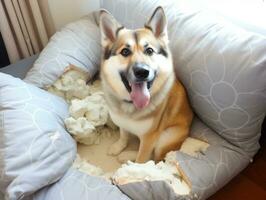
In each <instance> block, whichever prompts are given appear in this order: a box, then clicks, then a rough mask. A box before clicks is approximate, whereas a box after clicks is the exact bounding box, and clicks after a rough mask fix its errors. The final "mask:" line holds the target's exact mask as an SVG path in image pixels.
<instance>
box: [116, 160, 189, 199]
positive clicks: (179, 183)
mask: <svg viewBox="0 0 266 200" xmlns="http://www.w3.org/2000/svg"><path fill="white" fill-rule="evenodd" d="M177 166H178V165H177V164H176V161H175V162H172V160H170V161H168V160H167V157H166V161H165V162H163V161H161V162H159V163H157V164H155V163H154V161H148V162H146V163H143V164H139V163H133V162H131V161H128V162H127V163H126V164H123V165H122V167H121V168H119V169H118V170H117V171H116V172H115V174H114V175H113V177H112V179H113V181H114V183H115V184H118V185H123V184H127V183H131V182H140V181H144V180H147V181H159V180H161V181H165V182H166V183H167V184H169V185H170V186H171V187H172V188H173V190H174V191H175V193H177V194H180V195H186V194H189V192H190V187H189V186H188V184H187V183H186V182H185V181H184V180H183V179H182V178H181V175H180V173H179V170H178V168H177Z"/></svg>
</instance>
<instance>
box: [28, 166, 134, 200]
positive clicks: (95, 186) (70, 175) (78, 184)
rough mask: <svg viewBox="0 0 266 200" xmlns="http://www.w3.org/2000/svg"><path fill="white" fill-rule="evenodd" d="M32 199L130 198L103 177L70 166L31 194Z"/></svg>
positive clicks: (115, 199)
mask: <svg viewBox="0 0 266 200" xmlns="http://www.w3.org/2000/svg"><path fill="white" fill-rule="evenodd" d="M32 198H33V199H34V200H94V199H95V200H96V199H97V200H107V199H108V200H130V199H129V198H128V197H127V196H126V195H124V194H123V193H122V192H121V191H120V190H119V189H118V188H117V187H116V186H114V185H112V184H111V183H109V182H107V181H106V180H104V179H103V178H98V177H93V176H88V175H87V174H84V173H82V172H79V171H77V170H76V169H73V168H70V169H69V170H68V171H67V173H66V174H65V175H64V177H63V178H61V179H60V180H59V181H58V182H56V183H55V184H53V185H50V186H47V187H45V188H43V189H42V190H40V191H39V192H38V193H36V194H34V195H33V196H32Z"/></svg>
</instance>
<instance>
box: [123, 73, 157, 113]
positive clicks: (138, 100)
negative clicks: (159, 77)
mask: <svg viewBox="0 0 266 200" xmlns="http://www.w3.org/2000/svg"><path fill="white" fill-rule="evenodd" d="M120 76H121V80H122V82H123V83H124V85H125V87H126V89H127V91H128V92H129V94H130V97H131V100H132V103H133V104H134V105H135V107H136V108H138V109H143V108H145V107H146V106H147V105H148V104H149V102H150V91H149V89H150V88H151V87H152V84H153V81H154V78H153V79H152V80H147V81H141V82H135V81H132V82H129V81H128V79H127V77H126V75H125V73H123V72H121V73H120ZM127 102H129V101H127Z"/></svg>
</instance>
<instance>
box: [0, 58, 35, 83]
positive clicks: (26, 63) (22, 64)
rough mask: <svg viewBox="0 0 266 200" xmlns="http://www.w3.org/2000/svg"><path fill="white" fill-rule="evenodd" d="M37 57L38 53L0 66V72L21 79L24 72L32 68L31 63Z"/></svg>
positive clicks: (24, 74)
mask: <svg viewBox="0 0 266 200" xmlns="http://www.w3.org/2000/svg"><path fill="white" fill-rule="evenodd" d="M37 58H38V54H37V55H34V56H31V57H29V58H25V59H23V60H21V61H19V62H17V63H14V64H11V65H8V66H6V67H3V68H0V72H3V73H6V74H12V76H14V77H17V78H21V79H23V78H24V77H25V76H26V73H27V72H28V71H29V70H30V69H31V68H32V66H33V63H34V62H35V60H36V59H37Z"/></svg>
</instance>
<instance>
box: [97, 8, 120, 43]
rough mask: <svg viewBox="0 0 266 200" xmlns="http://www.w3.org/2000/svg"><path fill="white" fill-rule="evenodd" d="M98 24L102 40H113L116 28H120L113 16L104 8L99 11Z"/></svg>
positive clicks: (115, 35)
mask: <svg viewBox="0 0 266 200" xmlns="http://www.w3.org/2000/svg"><path fill="white" fill-rule="evenodd" d="M99 26H100V30H101V37H102V42H104V41H106V42H107V41H109V42H114V41H115V40H116V37H117V30H119V29H120V28H122V26H121V25H120V24H119V23H118V22H117V21H116V20H115V18H114V17H113V16H112V15H111V14H110V13H109V12H108V11H106V10H101V11H100V20H99Z"/></svg>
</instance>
